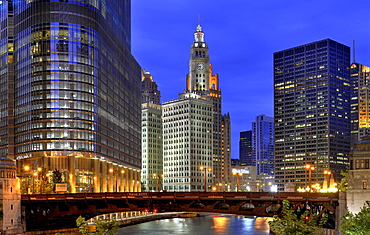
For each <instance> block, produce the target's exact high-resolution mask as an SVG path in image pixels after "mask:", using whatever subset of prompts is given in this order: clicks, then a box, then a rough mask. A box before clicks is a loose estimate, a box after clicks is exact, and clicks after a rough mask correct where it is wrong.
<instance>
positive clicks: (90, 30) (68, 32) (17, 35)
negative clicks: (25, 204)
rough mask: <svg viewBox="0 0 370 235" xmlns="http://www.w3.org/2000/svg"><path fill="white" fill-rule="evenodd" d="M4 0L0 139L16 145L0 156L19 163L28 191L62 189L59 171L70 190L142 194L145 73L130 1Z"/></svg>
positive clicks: (0, 43)
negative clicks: (136, 51)
mask: <svg viewBox="0 0 370 235" xmlns="http://www.w3.org/2000/svg"><path fill="white" fill-rule="evenodd" d="M6 3H7V4H6ZM6 3H4V4H1V5H0V7H1V8H4V9H1V16H0V17H1V21H2V22H1V23H4V24H7V30H6V31H4V33H3V32H1V33H2V34H1V41H0V51H1V54H0V59H1V58H3V59H2V61H3V64H1V68H0V69H1V70H0V76H1V80H0V83H1V82H3V81H5V82H6V83H7V84H8V88H7V97H3V96H1V99H2V100H1V101H2V103H1V104H4V105H6V107H3V106H0V109H1V110H5V111H6V112H7V114H6V115H5V114H4V115H2V117H1V121H4V122H5V123H4V124H5V125H4V126H2V127H3V128H2V129H1V130H0V131H1V132H0V135H1V136H4V137H5V136H6V138H5V139H7V140H8V141H6V142H8V143H5V142H4V143H3V142H0V151H1V152H2V153H4V154H8V155H9V156H14V157H13V158H14V159H17V160H18V171H19V172H20V173H22V175H23V176H25V177H24V178H25V180H24V181H23V183H22V184H23V185H22V186H23V190H24V191H23V192H24V193H25V192H32V193H39V192H42V191H47V190H51V189H52V190H55V185H54V184H55V183H56V182H52V181H51V179H49V178H53V177H54V178H55V171H58V172H60V173H62V176H61V179H60V180H59V181H60V182H57V183H60V184H62V183H65V184H66V185H67V189H66V190H67V191H70V192H84V191H85V192H86V191H88V192H89V191H90V192H91V191H95V192H105V191H139V190H140V183H139V182H140V178H139V175H140V168H141V153H140V152H141V141H140V135H141V134H140V133H141V123H140V119H141V101H140V99H141V90H140V89H141V75H140V66H139V65H138V63H137V62H136V61H135V59H134V58H133V57H132V55H131V53H130V37H131V35H130V1H129V0H116V1H112V0H111V1H105V0H83V1H67V0H63V1H52V0H50V1H45V0H44V1H43V0H39V1H37V0H27V1H13V2H12V1H8V2H6ZM5 8H6V9H5ZM1 48H2V49H1ZM2 52H4V53H2ZM4 60H7V61H4ZM9 68H10V69H9ZM13 69H14V71H13ZM3 78H4V79H3ZM12 83H13V84H14V86H11V85H9V84H12ZM0 85H1V84H0ZM13 87H14V89H13ZM13 110H14V112H13ZM13 114H14V115H13ZM13 137H14V138H13ZM2 139H3V138H2ZM25 167H28V168H29V169H28V170H25ZM37 169H39V172H37ZM40 169H42V170H40ZM32 172H36V173H38V176H37V177H36V176H35V179H36V178H37V180H39V186H38V187H36V189H35V186H33V188H32V187H30V185H29V178H32V175H31V173H32ZM52 174H54V175H52ZM50 175H51V177H46V176H50ZM45 177H46V178H45ZM27 179H28V180H27ZM35 179H33V180H35ZM46 180H47V181H46ZM43 181H44V182H43ZM54 181H55V180H54ZM49 183H50V184H51V185H50V186H51V187H49V188H47V185H48V184H49ZM43 184H44V185H43Z"/></svg>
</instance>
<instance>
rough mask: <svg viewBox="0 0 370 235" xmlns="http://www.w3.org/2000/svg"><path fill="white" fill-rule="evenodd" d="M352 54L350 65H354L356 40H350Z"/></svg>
mask: <svg viewBox="0 0 370 235" xmlns="http://www.w3.org/2000/svg"><path fill="white" fill-rule="evenodd" d="M352 52H353V55H352V56H353V58H352V59H353V62H352V63H356V40H355V39H352Z"/></svg>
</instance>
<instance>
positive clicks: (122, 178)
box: [119, 167, 127, 192]
mask: <svg viewBox="0 0 370 235" xmlns="http://www.w3.org/2000/svg"><path fill="white" fill-rule="evenodd" d="M121 169H122V170H124V171H125V173H124V174H121V175H120V182H119V191H120V192H126V178H127V167H124V168H121Z"/></svg>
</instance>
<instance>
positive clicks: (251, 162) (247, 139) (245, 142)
mask: <svg viewBox="0 0 370 235" xmlns="http://www.w3.org/2000/svg"><path fill="white" fill-rule="evenodd" d="M239 160H240V164H241V165H246V166H255V165H256V161H255V159H253V158H252V131H243V132H240V138H239Z"/></svg>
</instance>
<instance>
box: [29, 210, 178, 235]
mask: <svg viewBox="0 0 370 235" xmlns="http://www.w3.org/2000/svg"><path fill="white" fill-rule="evenodd" d="M175 217H178V213H174V212H168V213H145V214H142V215H136V216H132V217H127V218H120V219H116V220H117V222H118V223H119V226H120V227H124V226H128V225H134V224H139V223H144V222H148V221H152V220H159V219H168V218H175ZM24 234H26V235H55V234H63V235H81V233H80V232H79V231H78V229H77V228H71V229H58V230H44V231H31V232H26V233H24Z"/></svg>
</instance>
